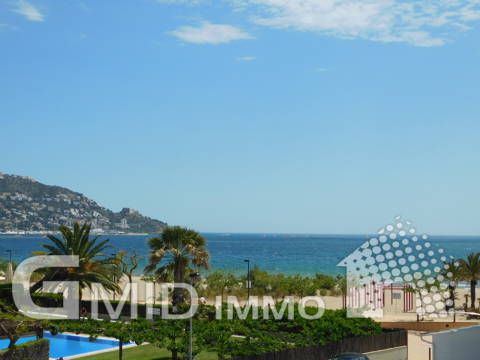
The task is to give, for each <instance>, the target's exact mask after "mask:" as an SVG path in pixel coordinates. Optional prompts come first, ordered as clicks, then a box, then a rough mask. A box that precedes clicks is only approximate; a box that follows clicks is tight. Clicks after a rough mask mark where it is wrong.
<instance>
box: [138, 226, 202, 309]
mask: <svg viewBox="0 0 480 360" xmlns="http://www.w3.org/2000/svg"><path fill="white" fill-rule="evenodd" d="M148 244H149V246H150V249H151V250H150V259H149V262H150V264H149V265H148V266H147V267H146V268H145V271H146V272H147V273H150V272H153V271H155V277H156V278H158V279H160V280H164V279H167V278H168V276H169V275H170V274H173V282H174V284H175V283H184V282H185V278H186V272H187V269H189V267H190V264H192V265H194V266H196V267H202V268H205V269H208V260H209V258H210V255H209V254H208V251H207V250H206V248H205V247H206V245H207V242H206V241H205V239H204V238H203V236H201V235H200V234H199V233H197V232H196V231H193V230H190V229H187V228H183V227H181V226H169V227H167V228H166V229H165V230H164V231H163V232H162V234H160V236H159V237H155V238H151V239H150V240H149V241H148ZM162 261H163V263H162ZM183 301H184V298H183V291H182V289H180V288H175V285H174V290H173V305H179V304H181V303H183Z"/></svg>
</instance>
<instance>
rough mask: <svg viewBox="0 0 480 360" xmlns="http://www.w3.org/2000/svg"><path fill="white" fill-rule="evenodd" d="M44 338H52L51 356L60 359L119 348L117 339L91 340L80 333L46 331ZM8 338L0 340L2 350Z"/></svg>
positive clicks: (22, 341)
mask: <svg viewBox="0 0 480 360" xmlns="http://www.w3.org/2000/svg"><path fill="white" fill-rule="evenodd" d="M44 338H45V339H48V340H50V357H51V358H54V359H58V358H60V357H67V356H73V355H80V354H86V353H90V352H93V351H99V350H106V349H113V348H118V344H119V342H118V341H117V340H107V339H97V340H96V341H90V340H89V338H88V337H85V336H78V335H65V334H58V335H55V336H54V335H52V334H50V333H49V332H45V334H44ZM34 340H36V337H34V336H32V337H24V338H21V339H19V340H18V341H17V344H23V343H26V342H28V341H34ZM8 344H9V341H8V340H0V350H1V349H6V348H7V347H8Z"/></svg>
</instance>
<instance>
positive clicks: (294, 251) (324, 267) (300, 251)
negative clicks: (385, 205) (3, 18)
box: [0, 233, 480, 276]
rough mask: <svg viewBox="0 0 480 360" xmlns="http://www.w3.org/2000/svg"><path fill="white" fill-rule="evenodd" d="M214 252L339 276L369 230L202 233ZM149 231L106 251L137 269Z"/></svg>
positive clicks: (444, 242)
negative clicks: (122, 254) (134, 257)
mask: <svg viewBox="0 0 480 360" xmlns="http://www.w3.org/2000/svg"><path fill="white" fill-rule="evenodd" d="M202 235H203V236H204V237H205V238H206V240H207V243H208V245H207V248H208V251H209V252H210V256H211V260H210V265H211V266H210V270H209V271H215V270H224V271H228V272H231V273H234V274H237V275H238V274H243V273H245V272H246V266H247V264H246V263H245V260H250V264H251V266H252V267H253V266H258V267H259V268H260V269H262V270H265V271H268V272H271V273H283V274H286V275H296V274H299V275H303V276H312V275H315V274H317V273H322V274H328V275H336V274H342V273H344V272H345V268H342V267H338V266H337V264H338V263H339V262H340V261H341V260H342V259H343V258H345V257H346V256H348V255H349V254H350V253H351V252H352V251H354V250H355V249H356V248H357V247H359V246H361V245H362V244H363V243H364V242H365V241H367V240H368V239H369V238H370V236H371V235H305V234H238V233H232V234H230V233H203V234H202ZM150 237H151V236H146V235H108V236H107V235H105V236H101V237H100V238H101V239H109V240H110V245H111V248H110V249H108V251H107V252H105V253H106V255H111V254H114V253H115V252H117V251H118V250H126V251H127V252H128V253H133V252H134V251H136V252H137V254H139V255H142V256H144V258H143V259H142V260H141V266H140V267H139V269H138V274H137V275H140V274H141V273H142V272H143V269H144V268H145V266H146V265H147V262H148V252H149V248H148V243H147V242H148V239H149V238H150ZM49 242H50V240H49V239H47V238H46V237H45V236H38V235H27V236H23V235H21V236H18V235H17V236H15V235H0V258H4V259H8V257H9V252H8V250H12V258H13V260H14V262H16V263H19V262H21V261H22V260H24V259H26V258H28V257H30V256H31V254H32V252H33V251H39V250H42V244H47V243H49ZM430 242H431V244H432V246H433V247H438V248H443V249H444V250H445V254H446V255H449V256H453V257H454V258H460V257H465V256H466V255H468V254H470V253H472V252H480V236H430Z"/></svg>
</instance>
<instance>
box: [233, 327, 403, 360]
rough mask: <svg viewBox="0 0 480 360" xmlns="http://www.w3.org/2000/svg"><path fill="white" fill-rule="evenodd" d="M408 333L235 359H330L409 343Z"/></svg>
mask: <svg viewBox="0 0 480 360" xmlns="http://www.w3.org/2000/svg"><path fill="white" fill-rule="evenodd" d="M407 338H408V333H407V331H406V330H403V329H401V330H400V329H389V330H386V332H384V333H382V334H379V335H369V336H357V337H353V338H349V339H344V340H341V341H336V342H332V343H329V344H326V345H315V346H306V347H299V348H295V349H289V350H284V351H276V352H271V353H265V354H260V355H249V356H240V357H237V358H235V360H328V359H331V358H333V357H335V356H336V355H339V354H342V353H347V352H358V353H367V352H371V351H378V350H385V349H390V348H395V347H399V346H406V345H407Z"/></svg>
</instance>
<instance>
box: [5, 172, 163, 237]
mask: <svg viewBox="0 0 480 360" xmlns="http://www.w3.org/2000/svg"><path fill="white" fill-rule="evenodd" d="M75 222H80V223H91V224H92V227H93V231H94V232H95V233H150V232H158V231H161V230H162V228H163V227H164V226H165V225H166V224H165V223H164V222H161V221H158V220H154V219H150V218H147V217H144V216H142V215H141V214H140V213H139V212H138V211H136V210H133V209H130V208H124V209H122V210H121V211H120V212H118V213H115V212H113V211H111V210H109V209H107V208H104V207H102V206H100V205H98V204H97V203H96V202H95V201H93V200H91V199H89V198H88V197H86V196H84V195H82V194H80V193H76V192H73V191H71V190H68V189H65V188H61V187H58V186H48V185H44V184H41V183H39V182H38V181H36V180H34V179H32V178H30V177H25V176H17V175H6V174H2V173H0V232H1V233H10V234H14V233H22V234H24V233H32V234H36V233H47V232H52V231H56V230H57V229H58V227H59V226H60V225H67V226H72V224H73V223H75Z"/></svg>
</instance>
